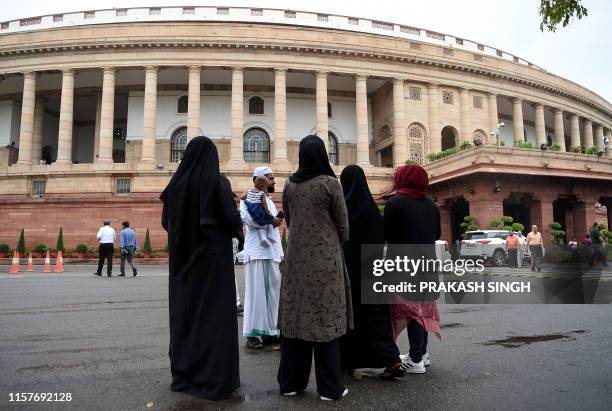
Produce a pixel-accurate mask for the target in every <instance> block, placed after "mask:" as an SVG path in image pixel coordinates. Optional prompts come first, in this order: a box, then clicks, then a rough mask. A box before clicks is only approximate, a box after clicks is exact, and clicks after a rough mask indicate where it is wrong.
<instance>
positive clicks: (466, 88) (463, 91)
mask: <svg viewBox="0 0 612 411" xmlns="http://www.w3.org/2000/svg"><path fill="white" fill-rule="evenodd" d="M459 92H460V93H469V92H470V89H469V88H468V87H465V86H461V87H459Z"/></svg>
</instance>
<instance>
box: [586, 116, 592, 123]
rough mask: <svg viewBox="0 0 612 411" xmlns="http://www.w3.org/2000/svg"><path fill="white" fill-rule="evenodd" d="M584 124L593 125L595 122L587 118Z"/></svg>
mask: <svg viewBox="0 0 612 411" xmlns="http://www.w3.org/2000/svg"><path fill="white" fill-rule="evenodd" d="M584 122H585V123H589V124H593V120H591V119H590V118H586V117H584Z"/></svg>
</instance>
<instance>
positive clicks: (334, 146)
mask: <svg viewBox="0 0 612 411" xmlns="http://www.w3.org/2000/svg"><path fill="white" fill-rule="evenodd" d="M327 141H328V144H329V162H330V163H331V164H333V165H336V166H337V165H338V138H336V135H335V134H334V133H332V132H331V131H330V132H328V135H327Z"/></svg>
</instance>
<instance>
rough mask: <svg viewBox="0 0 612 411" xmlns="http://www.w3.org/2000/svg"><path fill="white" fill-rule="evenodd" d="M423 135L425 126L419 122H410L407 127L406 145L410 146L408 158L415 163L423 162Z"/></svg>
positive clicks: (424, 134) (424, 135)
mask: <svg viewBox="0 0 612 411" xmlns="http://www.w3.org/2000/svg"><path fill="white" fill-rule="evenodd" d="M425 137H426V131H425V127H424V126H423V125H422V124H421V123H412V124H410V126H409V127H408V147H409V148H410V160H412V161H414V162H415V163H417V164H423V163H424V157H425V156H424V152H425V147H424V146H425Z"/></svg>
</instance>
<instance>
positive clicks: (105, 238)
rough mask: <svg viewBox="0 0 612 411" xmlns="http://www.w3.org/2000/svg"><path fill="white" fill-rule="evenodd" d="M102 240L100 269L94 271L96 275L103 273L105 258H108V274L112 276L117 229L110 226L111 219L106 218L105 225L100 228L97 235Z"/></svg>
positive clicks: (99, 253) (99, 252) (99, 251)
mask: <svg viewBox="0 0 612 411" xmlns="http://www.w3.org/2000/svg"><path fill="white" fill-rule="evenodd" d="M96 238H97V239H98V241H100V247H99V248H98V255H99V259H98V271H96V272H94V274H95V275H97V276H101V275H102V267H104V260H105V259H106V260H108V263H107V264H106V275H108V276H109V277H111V276H112V272H113V252H114V251H115V230H114V229H113V228H112V227H111V226H110V221H108V220H105V221H104V225H103V226H102V227H100V230H98V235H97V236H96Z"/></svg>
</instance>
